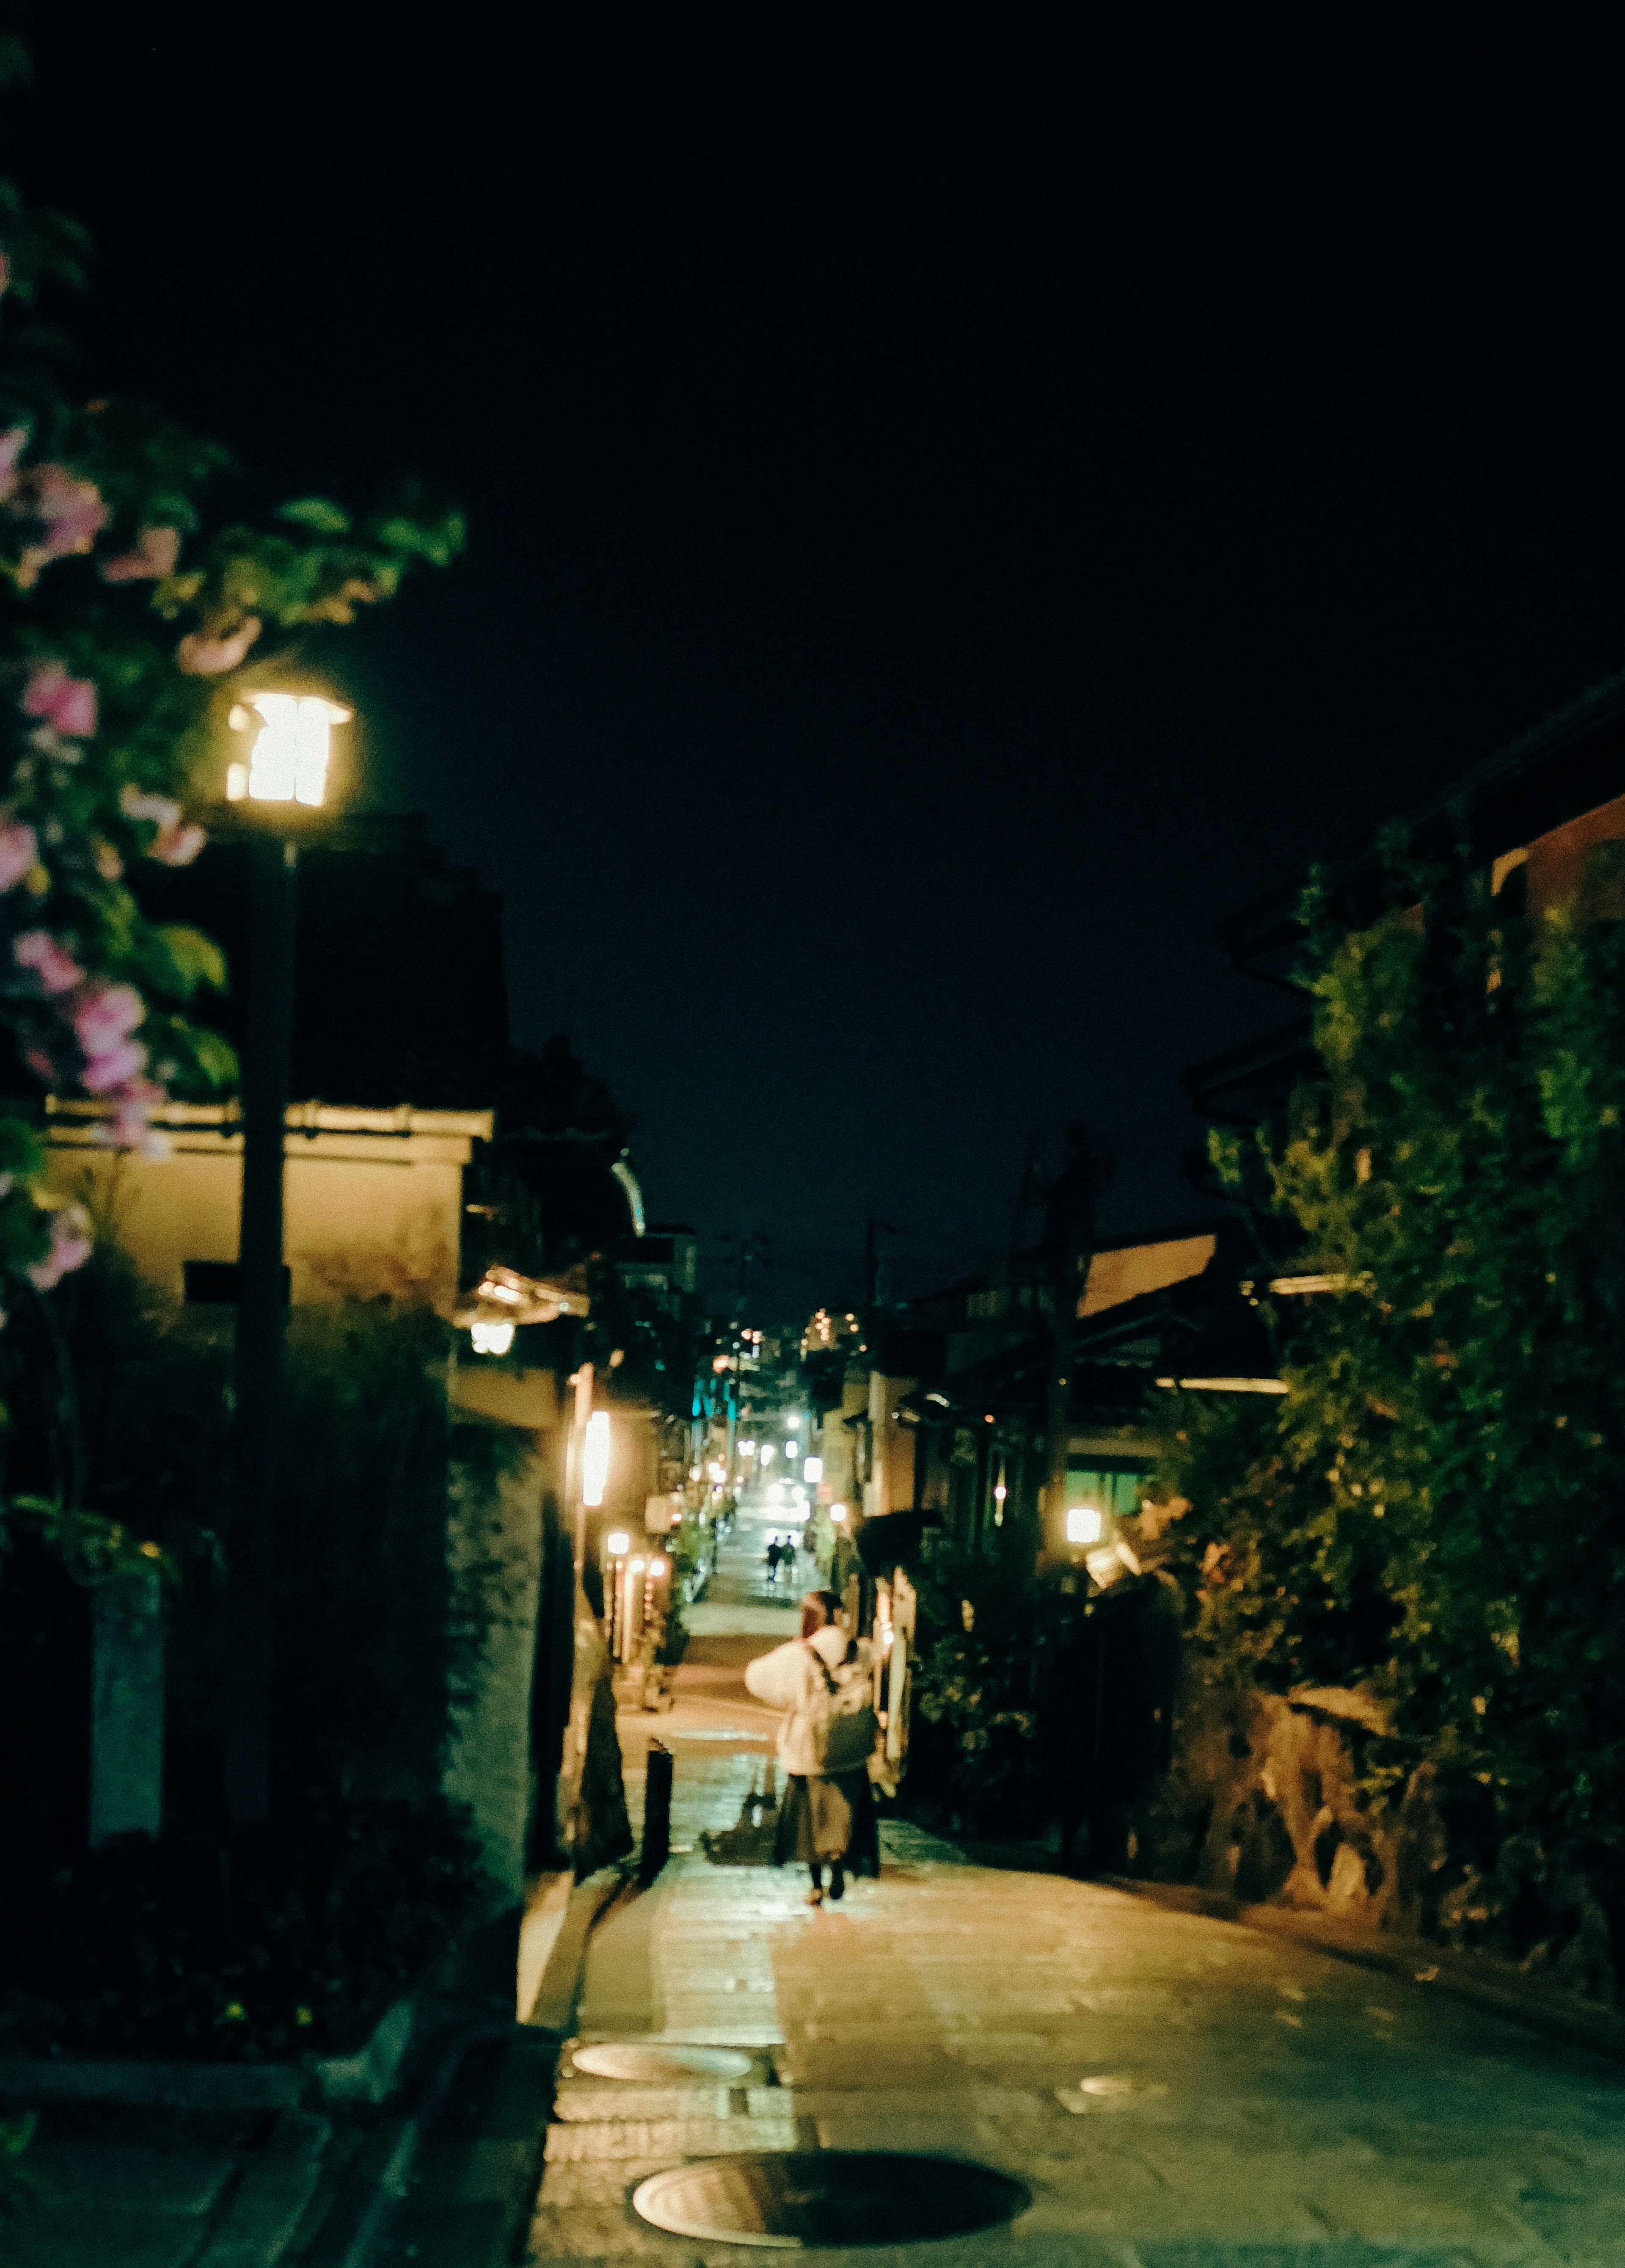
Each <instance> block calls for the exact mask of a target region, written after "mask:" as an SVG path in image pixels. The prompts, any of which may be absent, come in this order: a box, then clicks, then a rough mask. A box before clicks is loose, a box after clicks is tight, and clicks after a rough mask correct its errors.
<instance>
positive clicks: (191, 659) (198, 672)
mask: <svg viewBox="0 0 1625 2268" xmlns="http://www.w3.org/2000/svg"><path fill="white" fill-rule="evenodd" d="M259 635H260V617H259V615H249V617H248V619H247V621H246V622H245V623H244V624H243V625H242V628H241V629H240V630H233V631H232V635H231V637H219V638H211V637H205V636H204V634H203V632H202V630H193V631H191V632H189V633H188V636H187V637H183V638H182V639H181V641H180V644H179V645H178V646H177V647H176V648H175V659H176V661H177V663H178V664H179V665H180V667H181V668H182V669H183V670H184V671H185V672H186V674H187V675H188V677H218V676H219V675H220V674H222V672H223V671H225V670H228V669H236V668H237V667H238V666H239V664H240V663H241V662H243V661H244V660H245V659H246V657H247V653H248V649H249V647H250V646H251V645H252V644H254V640H255V638H257V637H259Z"/></svg>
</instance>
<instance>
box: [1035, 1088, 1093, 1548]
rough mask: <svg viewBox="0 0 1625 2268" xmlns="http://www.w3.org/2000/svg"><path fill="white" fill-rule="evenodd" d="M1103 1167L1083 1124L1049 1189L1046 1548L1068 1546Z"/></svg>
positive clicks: (1075, 1128)
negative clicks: (1086, 1276) (1079, 1369)
mask: <svg viewBox="0 0 1625 2268" xmlns="http://www.w3.org/2000/svg"><path fill="white" fill-rule="evenodd" d="M1100 1181H1101V1174H1100V1161H1099V1157H1098V1155H1097V1153H1096V1151H1095V1148H1094V1145H1093V1143H1092V1141H1091V1139H1090V1136H1089V1129H1088V1127H1087V1126H1086V1125H1085V1123H1084V1122H1083V1121H1082V1120H1081V1119H1073V1120H1072V1121H1071V1122H1070V1124H1069V1125H1068V1127H1067V1130H1066V1137H1065V1151H1064V1154H1063V1160H1062V1165H1061V1170H1060V1172H1059V1173H1058V1174H1057V1175H1056V1176H1055V1180H1054V1182H1052V1183H1051V1184H1050V1189H1049V1195H1048V1203H1047V1204H1046V1207H1045V1214H1044V1272H1045V1276H1046V1278H1047V1279H1048V1293H1049V1326H1050V1353H1049V1388H1048V1397H1047V1406H1046V1414H1045V1428H1044V1430H1045V1434H1046V1437H1047V1438H1046V1446H1047V1450H1048V1455H1047V1458H1046V1475H1045V1489H1044V1527H1045V1535H1044V1539H1043V1540H1044V1543H1045V1545H1046V1546H1047V1547H1048V1548H1050V1549H1053V1548H1054V1547H1055V1545H1056V1544H1058V1543H1063V1542H1064V1541H1065V1531H1064V1528H1063V1526H1062V1522H1063V1521H1064V1519H1065V1516H1066V1491H1067V1460H1068V1454H1069V1452H1070V1447H1071V1435H1072V1352H1073V1343H1074V1339H1075V1337H1076V1333H1077V1301H1078V1292H1079V1287H1080V1285H1081V1284H1082V1282H1083V1271H1082V1270H1081V1268H1080V1267H1079V1264H1078V1263H1079V1262H1080V1261H1081V1260H1083V1259H1084V1258H1085V1256H1086V1255H1087V1254H1089V1253H1090V1252H1092V1250H1093V1248H1094V1215H1095V1198H1096V1197H1097V1195H1098V1193H1099V1187H1100Z"/></svg>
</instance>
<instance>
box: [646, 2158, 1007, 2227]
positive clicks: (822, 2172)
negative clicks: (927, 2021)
mask: <svg viewBox="0 0 1625 2268" xmlns="http://www.w3.org/2000/svg"><path fill="white" fill-rule="evenodd" d="M1028 2202H1029V2199H1028V2197H1027V2193H1026V2190H1024V2189H1023V2188H1022V2186H1021V2184H1020V2183H1019V2182H1012V2181H1010V2180H1007V2179H1006V2177H1005V2176H1004V2175H1003V2174H996V2173H994V2172H993V2171H992V2169H990V2168H989V2167H987V2166H970V2165H966V2164H964V2163H963V2162H962V2161H960V2160H957V2159H952V2158H911V2157H901V2156H898V2155H896V2154H893V2153H892V2152H889V2151H869V2150H761V2151H751V2152H749V2153H748V2154H746V2153H741V2154H739V2156H737V2157H730V2158H705V2159H702V2160H701V2161H699V2162H698V2163H697V2164H695V2165H692V2166H673V2167H671V2168H669V2169H668V2170H667V2171H666V2172H665V2173H663V2174H651V2176H650V2177H649V2179H648V2180H647V2181H646V2182H643V2183H640V2184H639V2186H638V2188H637V2189H636V2191H634V2193H633V2197H632V2203H633V2205H634V2206H635V2207H636V2211H637V2212H638V2213H639V2214H640V2215H641V2216H642V2218H643V2220H646V2221H649V2222H651V2224H652V2225H653V2227H655V2228H664V2229H667V2230H669V2231H670V2232H671V2234H672V2235H673V2236H692V2237H697V2238H699V2239H700V2240H701V2241H702V2242H704V2241H706V2240H717V2241H720V2242H730V2243H733V2244H761V2245H770V2246H773V2247H774V2248H776V2250H780V2251H785V2252H790V2251H799V2250H801V2249H802V2248H803V2247H804V2246H809V2247H811V2246H819V2247H822V2246H829V2247H830V2248H832V2249H835V2248H839V2247H840V2246H842V2245H857V2244H907V2243H911V2242H918V2241H921V2240H923V2239H926V2238H930V2237H934V2236H967V2235H971V2234H972V2233H973V2232H974V2231H975V2230H976V2229H979V2228H994V2227H996V2224H997V2223H999V2222H1000V2221H1004V2220H1013V2219H1014V2218H1015V2216H1016V2214H1017V2213H1022V2212H1024V2211H1025V2210H1026V2206H1027V2204H1028Z"/></svg>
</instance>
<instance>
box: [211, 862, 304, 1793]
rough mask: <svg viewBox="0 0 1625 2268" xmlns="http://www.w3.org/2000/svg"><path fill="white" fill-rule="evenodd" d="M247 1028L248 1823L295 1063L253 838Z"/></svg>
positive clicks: (240, 1682)
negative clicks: (288, 1133)
mask: <svg viewBox="0 0 1625 2268" xmlns="http://www.w3.org/2000/svg"><path fill="white" fill-rule="evenodd" d="M247 848H248V856H249V861H250V865H251V870H252V878H251V882H250V918H251V922H252V930H251V936H252V945H251V948H250V957H249V964H248V1028H247V1033H246V1047H245V1049H244V1053H243V1069H242V1116H243V1181H242V1210H241V1217H240V1218H241V1225H240V1228H239V1239H238V1259H237V1343H236V1349H235V1354H234V1360H233V1366H232V1384H233V1388H234V1391H235V1395H236V1412H235V1420H234V1424H233V1428H232V1432H233V1440H232V1449H233V1459H232V1463H233V1476H234V1480H235V1484H236V1503H235V1510H234V1517H233V1520H232V1538H231V1550H230V1553H229V1556H228V1561H227V1572H226V1602H227V1604H226V1620H227V1631H228V1652H227V1661H228V1665H229V1668H228V1676H229V1678H230V1686H229V1694H230V1700H229V1704H228V1710H227V1718H226V1727H225V1809H226V1816H227V1818H228V1819H229V1820H231V1821H232V1823H234V1824H236V1825H239V1826H257V1825H260V1824H261V1823H263V1822H264V1820H265V1819H266V1818H267V1816H268V1813H269V1808H270V1745H271V1669H272V1650H273V1646H274V1638H275V1604H274V1600H273V1595H272V1587H273V1583H274V1580H275V1576H276V1499H277V1489H278V1483H279V1477H280V1456H279V1450H280V1447H281V1433H282V1378H283V1326H284V1322H285V1320H286V1313H285V1294H284V1292H283V1156H284V1145H285V1141H286V1127H287V1119H288V1100H289V1096H288V1088H289V1082H290V1078H291V1076H292V1067H293V978H294V933H295V923H296V916H297V907H298V855H299V854H298V847H297V845H296V844H295V843H291V842H289V841H287V840H285V839H284V838H283V836H282V835H280V834H279V833H271V832H269V831H267V832H265V833H260V832H259V831H258V830H256V831H255V833H254V836H253V837H252V839H251V840H250V841H249V843H248V846H247Z"/></svg>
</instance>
